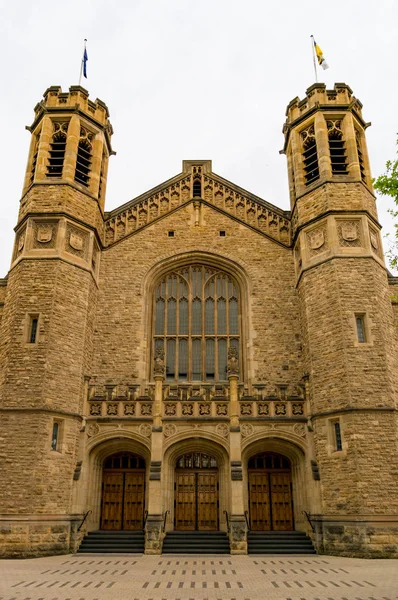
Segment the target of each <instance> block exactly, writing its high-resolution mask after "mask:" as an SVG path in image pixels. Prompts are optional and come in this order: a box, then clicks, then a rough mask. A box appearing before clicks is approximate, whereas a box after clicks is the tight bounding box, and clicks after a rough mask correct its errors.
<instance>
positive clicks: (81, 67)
mask: <svg viewBox="0 0 398 600" xmlns="http://www.w3.org/2000/svg"><path fill="white" fill-rule="evenodd" d="M86 43H87V40H86V38H84V48H83V57H82V62H81V64H80V76H79V85H81V82H82V75H83V63H84V53H85V51H86Z"/></svg>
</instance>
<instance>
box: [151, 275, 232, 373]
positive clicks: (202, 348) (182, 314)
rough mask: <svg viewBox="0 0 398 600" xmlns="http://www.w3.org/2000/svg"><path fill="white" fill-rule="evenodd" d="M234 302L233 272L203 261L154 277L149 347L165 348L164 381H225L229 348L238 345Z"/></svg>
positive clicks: (153, 348)
mask: <svg viewBox="0 0 398 600" xmlns="http://www.w3.org/2000/svg"><path fill="white" fill-rule="evenodd" d="M239 302H240V296H239V289H238V285H237V284H236V282H235V280H234V279H233V277H231V276H230V275H229V274H228V273H225V272H223V271H219V270H218V269H214V268H212V267H208V266H206V265H198V264H195V265H191V266H189V267H184V268H182V269H180V270H177V271H173V272H171V273H169V274H167V275H166V276H164V277H162V279H161V280H160V281H158V283H157V285H156V291H155V295H154V305H153V345H152V350H153V352H154V351H155V349H156V348H162V349H163V350H164V353H165V364H166V380H167V381H170V382H171V381H173V382H177V381H203V382H206V381H207V382H217V381H226V380H227V356H228V348H229V347H230V346H233V347H235V348H238V349H239V348H240V339H241V337H240V311H239Z"/></svg>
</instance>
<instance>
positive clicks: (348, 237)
mask: <svg viewBox="0 0 398 600" xmlns="http://www.w3.org/2000/svg"><path fill="white" fill-rule="evenodd" d="M357 224H358V222H357V221H344V222H343V223H342V224H341V236H342V238H343V240H345V241H346V242H355V240H357V239H358V237H359V235H358V229H357Z"/></svg>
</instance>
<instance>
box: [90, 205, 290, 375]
mask: <svg viewBox="0 0 398 600" xmlns="http://www.w3.org/2000/svg"><path fill="white" fill-rule="evenodd" d="M169 230H173V231H174V232H175V235H174V237H172V238H170V237H168V231H169ZM220 230H224V231H225V232H226V236H225V237H220V235H219V231H220ZM189 252H202V253H204V254H203V255H202V257H201V258H200V259H199V261H202V260H206V258H205V257H206V253H211V254H209V256H211V255H212V256H213V257H214V256H215V257H220V259H221V258H225V259H227V260H229V261H232V263H235V264H237V265H239V267H240V268H241V269H243V270H244V273H245V278H246V286H247V292H248V303H246V301H245V300H244V304H243V307H242V317H243V320H244V321H245V332H246V335H245V338H246V339H245V341H246V343H247V348H246V350H247V355H248V369H247V372H248V374H249V375H250V380H251V381H261V382H264V381H265V382H269V383H270V384H271V385H275V383H293V384H297V383H298V381H299V380H300V379H301V377H302V368H301V364H300V340H299V337H300V331H299V322H298V318H297V317H298V314H297V299H296V291H295V288H294V267H293V260H292V253H291V251H290V250H289V249H286V248H284V247H283V246H281V245H279V244H276V243H274V242H272V241H270V240H269V239H268V238H266V237H265V236H263V235H261V234H259V233H257V232H255V231H253V230H251V229H249V228H248V227H245V226H243V225H239V224H237V223H236V222H234V221H232V220H231V219H230V218H228V217H226V216H225V215H223V214H221V213H219V212H217V211H215V210H212V209H210V208H208V207H205V206H203V207H202V217H201V224H200V226H199V227H195V225H194V208H193V205H192V204H190V205H188V206H185V207H182V208H181V209H180V210H178V211H177V212H175V213H173V215H171V216H168V217H166V218H164V219H162V220H160V221H157V222H156V223H154V224H153V225H151V226H149V227H147V228H145V229H143V230H141V231H139V232H137V233H136V234H135V235H132V236H130V237H128V238H126V239H124V240H122V241H121V242H119V243H118V244H115V245H114V246H112V247H111V248H109V249H108V250H105V251H104V252H103V253H102V258H101V271H100V277H99V286H100V290H99V299H98V311H97V314H96V321H95V328H96V332H95V350H94V353H95V362H94V367H93V372H94V373H95V374H96V375H98V377H99V379H98V381H99V382H101V380H102V382H105V381H107V380H108V381H111V382H116V383H117V382H118V381H119V382H122V381H123V380H131V378H132V377H135V378H138V379H139V380H142V381H147V378H148V375H149V364H148V356H147V351H148V348H147V344H148V343H150V339H151V338H150V335H151V331H150V328H149V327H148V323H149V322H150V318H149V315H148V311H149V312H151V310H152V305H151V303H152V297H151V293H145V288H144V284H145V281H146V277H147V276H148V273H149V272H150V270H151V269H152V268H153V267H154V266H156V265H157V264H158V263H159V262H161V261H163V260H165V259H167V260H170V269H172V265H173V263H172V259H173V257H175V256H178V255H180V254H181V253H189ZM187 256H188V260H189V254H187ZM224 268H226V267H224ZM247 372H246V377H247Z"/></svg>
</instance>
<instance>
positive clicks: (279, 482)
mask: <svg viewBox="0 0 398 600" xmlns="http://www.w3.org/2000/svg"><path fill="white" fill-rule="evenodd" d="M248 476H249V508H250V511H249V513H250V526H251V529H252V530H253V531H291V530H292V529H293V501H292V475H291V465H290V461H289V459H288V458H286V457H285V456H282V455H281V454H277V453H276V452H263V453H261V454H256V455H255V456H252V457H251V458H250V459H249V464H248Z"/></svg>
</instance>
